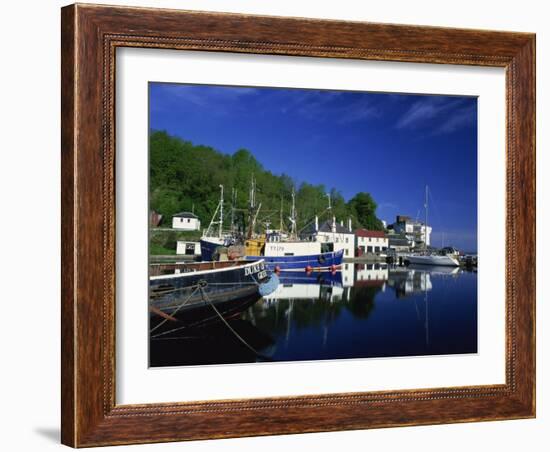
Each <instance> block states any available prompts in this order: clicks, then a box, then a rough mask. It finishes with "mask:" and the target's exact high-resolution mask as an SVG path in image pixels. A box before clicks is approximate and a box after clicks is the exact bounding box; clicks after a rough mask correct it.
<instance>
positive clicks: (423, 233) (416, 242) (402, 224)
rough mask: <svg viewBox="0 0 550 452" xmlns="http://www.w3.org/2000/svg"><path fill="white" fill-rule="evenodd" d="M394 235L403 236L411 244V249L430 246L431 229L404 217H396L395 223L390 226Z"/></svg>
mask: <svg viewBox="0 0 550 452" xmlns="http://www.w3.org/2000/svg"><path fill="white" fill-rule="evenodd" d="M390 226H391V229H393V231H394V232H395V233H396V234H403V235H405V236H406V237H407V239H409V240H410V241H412V242H413V248H422V247H424V246H426V247H429V246H430V236H431V234H432V228H431V227H430V226H426V224H424V223H422V222H421V221H418V220H413V219H412V218H411V217H409V216H406V215H397V217H396V220H395V223H393V225H390Z"/></svg>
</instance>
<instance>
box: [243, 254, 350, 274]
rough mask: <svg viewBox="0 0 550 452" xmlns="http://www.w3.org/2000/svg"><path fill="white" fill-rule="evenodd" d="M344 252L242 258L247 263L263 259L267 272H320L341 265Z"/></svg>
mask: <svg viewBox="0 0 550 452" xmlns="http://www.w3.org/2000/svg"><path fill="white" fill-rule="evenodd" d="M343 257H344V250H339V251H331V252H328V253H319V254H309V255H294V256H244V259H246V260H248V261H257V260H259V259H263V261H264V262H265V265H266V267H267V268H268V270H271V271H275V270H280V271H304V270H306V269H307V270H312V271H320V270H330V269H334V268H336V267H339V266H340V265H342V259H343Z"/></svg>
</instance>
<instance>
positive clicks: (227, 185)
mask: <svg viewBox="0 0 550 452" xmlns="http://www.w3.org/2000/svg"><path fill="white" fill-rule="evenodd" d="M149 152H150V159H149V161H150V167H149V168H150V186H149V189H150V209H153V210H156V211H157V212H159V213H161V214H162V215H163V223H162V226H165V227H169V226H170V224H171V219H172V215H173V214H175V213H177V212H181V211H191V210H193V211H194V212H195V214H196V215H198V217H199V218H200V220H201V222H202V227H203V228H206V227H207V226H208V223H209V222H210V219H211V217H212V215H213V213H214V211H215V209H216V206H217V204H218V201H219V196H220V189H219V185H220V184H222V185H223V186H224V189H225V197H224V198H225V200H226V205H225V207H226V212H227V215H226V219H227V224H229V207H230V206H231V191H232V189H236V191H237V196H236V208H237V209H242V211H240V212H237V215H236V222H237V223H238V224H239V225H240V226H241V227H243V229H244V221H245V218H246V216H245V210H246V208H247V206H248V194H249V189H250V181H251V177H252V176H254V178H255V179H256V185H257V193H256V204H259V203H260V202H261V203H262V208H261V211H260V215H259V217H258V224H262V223H264V222H265V221H269V222H271V227H275V228H278V227H279V222H280V213H279V212H280V208H281V199H282V202H283V212H284V215H283V218H284V220H285V222H286V224H288V216H289V214H290V213H289V212H290V202H291V192H292V188H293V186H294V185H295V183H294V181H293V180H292V178H291V177H289V176H288V175H286V174H280V175H276V174H273V173H272V172H270V171H269V170H267V169H265V168H263V167H262V165H261V164H260V163H259V162H258V161H257V160H256V158H255V157H254V155H253V154H252V153H251V152H250V151H249V150H247V149H239V150H238V151H237V152H235V153H234V154H233V155H229V154H224V153H222V152H220V151H217V150H216V149H213V148H211V147H209V146H203V145H195V144H193V143H191V142H189V141H184V140H182V139H180V138H178V137H174V136H171V135H169V134H168V133H166V132H164V131H153V132H152V133H151V135H150V150H149ZM295 190H296V209H297V212H298V230H300V229H302V228H303V227H305V226H306V225H307V224H308V223H310V222H311V221H312V220H313V218H314V216H315V215H316V214H319V213H321V212H323V211H325V210H326V208H327V205H328V204H327V196H326V193H328V192H330V193H331V199H332V212H333V215H335V216H336V217H337V219H338V220H345V221H347V218H348V217H351V218H352V219H353V227H354V228H356V227H364V228H367V229H379V230H381V229H383V226H382V223H381V221H380V220H379V219H378V218H377V217H376V202H375V201H374V200H373V199H372V197H371V196H370V194H368V193H365V192H361V193H358V194H356V195H355V196H354V197H353V198H352V199H351V200H350V201H348V202H347V203H346V202H345V200H344V198H343V197H342V195H341V193H340V192H339V191H338V189H337V188H333V187H331V188H330V189H327V187H325V186H324V185H311V184H309V183H307V182H303V183H301V184H300V185H299V186H297V187H295ZM326 217H328V215H326V214H325V219H326ZM321 219H323V218H321Z"/></svg>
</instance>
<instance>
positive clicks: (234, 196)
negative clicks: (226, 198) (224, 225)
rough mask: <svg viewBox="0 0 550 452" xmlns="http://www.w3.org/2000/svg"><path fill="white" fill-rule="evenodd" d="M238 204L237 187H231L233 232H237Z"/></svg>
mask: <svg viewBox="0 0 550 452" xmlns="http://www.w3.org/2000/svg"><path fill="white" fill-rule="evenodd" d="M236 204H237V189H236V188H232V189H231V233H232V234H233V233H234V232H235V205H236Z"/></svg>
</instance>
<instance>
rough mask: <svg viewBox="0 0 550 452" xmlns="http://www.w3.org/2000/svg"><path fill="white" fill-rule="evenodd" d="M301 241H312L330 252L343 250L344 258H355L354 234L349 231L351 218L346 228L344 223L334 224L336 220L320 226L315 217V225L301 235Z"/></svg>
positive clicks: (333, 219)
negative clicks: (328, 248)
mask: <svg viewBox="0 0 550 452" xmlns="http://www.w3.org/2000/svg"><path fill="white" fill-rule="evenodd" d="M301 236H302V239H306V240H313V241H315V242H319V243H321V251H322V252H323V251H324V250H323V247H322V244H327V245H328V246H329V247H331V248H332V251H340V250H344V257H355V233H354V232H353V230H352V229H351V218H350V219H349V220H348V227H345V226H344V222H343V221H340V223H337V222H336V218H334V217H332V220H327V221H325V222H324V223H322V224H321V225H320V224H319V219H318V218H317V217H315V224H313V225H311V226H310V227H309V228H308V229H307V230H306V231H304V232H303V233H302V234H301Z"/></svg>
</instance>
